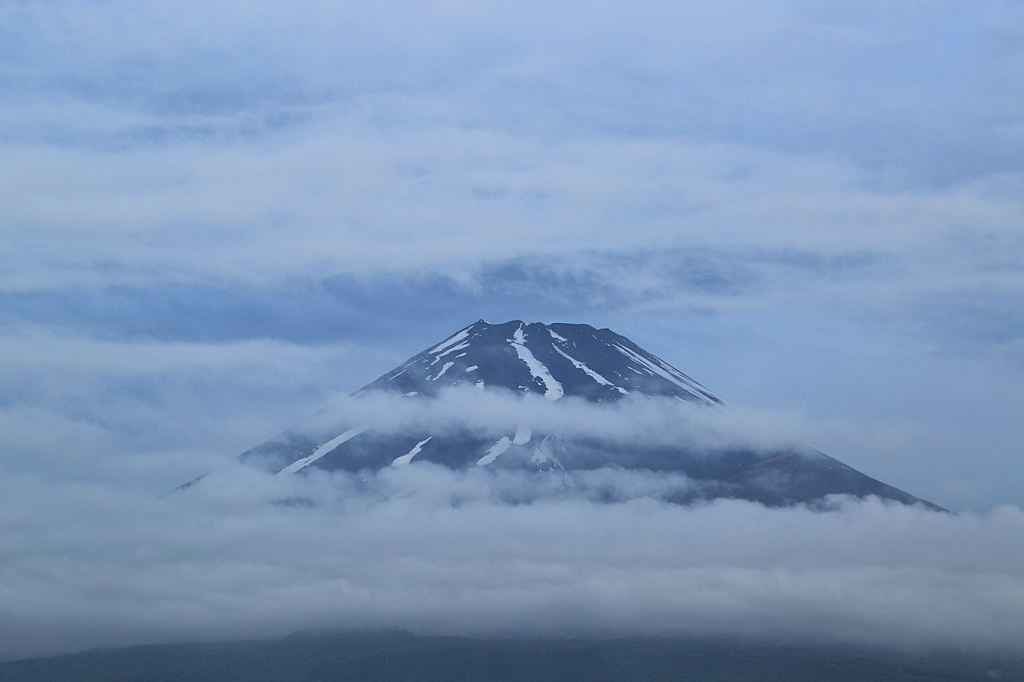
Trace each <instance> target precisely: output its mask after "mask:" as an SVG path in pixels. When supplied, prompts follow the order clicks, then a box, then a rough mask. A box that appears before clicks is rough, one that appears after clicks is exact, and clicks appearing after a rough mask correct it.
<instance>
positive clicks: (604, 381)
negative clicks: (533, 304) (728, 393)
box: [362, 319, 721, 405]
mask: <svg viewBox="0 0 1024 682" xmlns="http://www.w3.org/2000/svg"><path fill="white" fill-rule="evenodd" d="M464 384H472V385H474V386H476V387H477V388H478V389H480V390H493V389H504V390H507V391H512V392H523V393H539V394H542V395H543V396H544V397H546V398H548V399H549V400H560V399H561V398H563V397H567V396H571V397H578V398H583V399H585V400H589V401H596V402H604V401H610V400H619V399H621V398H622V397H623V396H626V395H629V394H630V393H634V392H636V393H640V394H643V395H649V396H663V397H672V398H676V399H678V400H681V401H685V402H696V403H700V404H705V405H713V404H717V403H719V402H721V401H720V400H719V399H718V397H716V396H715V395H714V394H713V393H711V391H709V390H708V389H707V388H705V387H704V386H701V385H700V384H699V383H697V382H696V381H694V380H693V379H691V378H690V377H688V376H687V375H685V374H683V373H682V372H680V371H679V370H678V369H676V368H675V367H672V366H671V365H670V364H668V363H667V362H665V361H664V360H662V359H661V358H659V357H657V356H655V355H653V354H651V353H648V352H647V351H645V350H644V349H642V348H640V347H639V346H637V345H636V344H635V343H633V342H632V341H631V340H629V339H628V338H626V337H625V336H622V335H620V334H617V333H615V332H613V331H612V330H610V329H596V328H594V327H592V326H591V325H589V324H571V323H565V322H556V323H552V324H545V323H543V322H524V321H522V320H510V321H508V322H501V323H494V324H492V323H490V322H487V321H485V320H482V319H481V320H477V321H476V322H474V323H473V324H470V325H469V326H466V327H463V328H462V329H460V330H459V331H457V332H455V333H454V334H452V335H451V336H449V337H448V338H446V339H444V340H443V341H441V342H440V343H438V344H435V345H433V346H431V347H429V348H427V349H425V350H424V351H422V352H421V353H419V354H418V355H415V356H413V357H412V358H410V359H409V360H407V361H406V362H405V363H403V364H402V365H400V366H399V367H397V368H395V369H394V370H392V371H391V372H388V373H386V374H383V375H381V376H380V377H379V378H378V379H376V380H375V381H373V382H372V383H370V384H369V385H368V386H366V387H364V388H363V389H362V390H368V389H373V390H381V391H389V392H398V393H401V394H404V395H409V396H410V397H412V396H416V395H423V396H430V395H436V394H437V393H438V392H439V390H440V389H441V388H443V387H447V386H456V385H464Z"/></svg>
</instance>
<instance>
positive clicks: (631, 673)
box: [0, 632, 1024, 682]
mask: <svg viewBox="0 0 1024 682" xmlns="http://www.w3.org/2000/svg"><path fill="white" fill-rule="evenodd" d="M993 679H997V680H1024V661H1022V660H1019V659H1017V660H1008V659H1005V658H1004V659H996V658H994V657H982V656H975V657H972V656H962V655H954V654H947V655H942V656H939V655H929V656H915V655H901V654H893V653H879V652H866V651H852V650H836V649H830V648H826V647H805V646H777V645H776V646H773V645H765V644H751V643H741V642H729V641H722V640H715V641H709V640H684V639H669V638H634V639H614V640H570V639H553V640H543V641H536V640H509V639H491V640H482V639H465V638H456V637H421V636H415V635H411V634H407V633H401V632H394V633H383V634H380V633H378V634H332V635H317V636H311V635H301V636H293V637H289V638H286V639H283V640H278V641H271V642H263V641H249V642H230V643H218V644H167V645H160V646H137V647H130V648H125V649H110V650H104V651H92V652H88V653H80V654H72V655H65V656H57V657H53V658H39V659H33V660H23V661H11V662H6V663H0V680H3V682H62V681H65V680H67V681H69V682H70V681H72V680H73V681H74V682H100V681H102V682H143V681H146V682H149V681H152V680H161V681H164V682H173V681H176V680H182V681H184V680H189V681H192V682H206V681H209V682H215V681H216V682H233V681H235V680H237V681H240V682H241V681H245V682H271V681H273V682H300V681H301V682H312V681H314V680H319V681H323V682H327V681H331V680H337V681H342V680H346V681H347V680H379V681H381V682H390V681H395V682H398V681H402V682H406V681H407V682H414V681H415V682H442V681H443V682H456V681H459V682H468V681H476V680H490V681H493V682H504V681H509V682H511V681H513V680H517V681H518V680H522V681H529V682H545V681H548V680H550V681H552V682H554V681H556V680H557V681H565V680H586V681H588V682H613V681H614V682H620V681H621V682H625V681H626V680H629V681H637V682H646V681H650V682H655V681H658V682H661V681H667V680H699V681H701V682H726V681H730V682H732V681H740V680H743V681H747V680H761V681H763V682H775V681H778V682H783V681H785V682H790V681H793V680H839V681H841V680H850V681H853V680H858V681H861V680H873V681H875V682H912V681H913V682H942V681H949V682H952V681H964V682H967V681H978V682H981V681H982V680H993Z"/></svg>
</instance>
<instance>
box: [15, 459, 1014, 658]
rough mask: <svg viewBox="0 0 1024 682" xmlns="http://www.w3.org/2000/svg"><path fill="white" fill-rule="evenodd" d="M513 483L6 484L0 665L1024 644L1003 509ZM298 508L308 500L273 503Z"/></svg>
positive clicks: (419, 477)
mask: <svg viewBox="0 0 1024 682" xmlns="http://www.w3.org/2000/svg"><path fill="white" fill-rule="evenodd" d="M508 475H509V476H511V477H512V478H510V479H508V480H505V481H502V480H501V479H500V477H498V478H495V477H493V476H491V475H490V474H488V473H486V472H479V471H474V472H468V473H453V472H449V471H446V470H440V469H437V468H434V467H432V466H429V465H418V466H413V467H407V468H405V469H403V470H386V471H382V472H380V473H379V474H377V475H376V476H375V477H374V478H372V479H370V480H366V479H359V478H356V477H351V478H350V477H347V476H340V475H321V476H314V477H312V478H301V477H299V478H295V477H293V478H291V479H289V480H286V481H282V480H281V479H274V478H269V477H264V476H262V475H260V474H257V473H255V472H251V471H234V472H230V473H226V474H225V475H224V476H223V477H219V478H217V477H215V478H211V479H208V480H206V481H204V482H203V484H201V485H200V486H199V487H198V488H194V489H191V490H190V491H188V492H186V493H184V494H179V495H175V496H172V497H170V498H166V499H164V500H160V501H158V500H154V499H152V498H148V497H140V496H138V495H136V494H134V493H132V492H130V491H126V490H124V489H118V488H112V487H108V486H95V485H81V484H59V485H58V486H56V487H55V486H54V484H53V483H52V482H49V481H41V480H38V479H32V478H26V477H22V476H15V477H11V476H4V477H3V479H2V481H3V482H2V483H0V485H2V486H3V490H2V492H3V495H4V499H5V501H6V502H5V512H4V516H3V531H4V532H3V544H4V554H5V556H6V557H7V558H6V559H5V560H4V562H3V563H0V578H2V580H0V595H2V599H0V602H2V603H3V604H4V607H3V609H4V616H5V617H4V619H3V620H2V621H0V622H2V625H0V633H2V635H3V636H2V637H0V641H3V642H4V649H3V650H2V651H0V655H4V656H12V655H24V654H29V653H36V652H50V651H63V650H68V649H74V648H81V647H90V646H98V645H114V644H125V643H133V642H147V641H168V640H182V639H194V638H203V639H206V638H225V637H235V638H237V637H249V636H277V635H284V634H287V633H289V632H291V631H294V630H298V629H304V628H316V627H332V626H338V627H342V626H345V627H376V626H397V627H404V628H408V629H411V630H414V631H418V632H432V633H439V632H444V633H460V634H476V635H479V634H526V635H530V636H545V635H549V634H560V635H565V634H573V633H578V634H733V635H741V636H757V637H768V638H778V639H782V640H786V641H819V642H820V641H825V642H845V643H857V644H870V645H880V646H896V647H926V648H927V647H937V646H954V647H963V648H966V649H978V650H989V649H991V648H996V649H1003V650H1006V651H1013V650H1015V647H1016V645H1017V643H1018V642H1019V641H1020V638H1021V637H1022V636H1024V594H1022V593H1021V591H1020V588H1019V585H1020V582H1021V580H1022V578H1024V575H1022V573H1021V568H1020V567H1021V566H1022V565H1024V556H1022V555H1021V550H1020V548H1019V547H1018V545H1019V543H1014V542H1013V538H1016V537H1019V535H1020V533H1021V532H1024V515H1022V514H1021V512H1020V510H1019V509H1016V508H1001V509H997V510H994V511H992V512H990V513H988V514H985V515H973V514H969V515H962V516H952V515H948V514H938V513H930V512H925V511H923V510H921V509H913V508H907V507H902V506H900V505H893V506H890V505H884V504H881V503H879V502H877V501H872V500H868V501H864V502H859V503H857V502H850V501H847V502H846V503H844V506H843V508H842V510H841V511H838V512H834V513H828V514H821V513H815V512H811V511H808V510H805V509H774V510H772V509H765V508H762V507H759V506H757V505H754V504H749V503H745V502H716V503H714V504H710V505H704V506H699V507H693V508H683V507H674V506H671V505H665V504H662V503H659V502H656V501H654V500H652V499H650V498H647V497H645V495H646V494H650V493H651V492H653V491H656V490H658V489H660V488H661V487H663V486H664V485H665V482H664V481H662V480H659V479H658V477H655V476H652V475H648V477H647V478H646V480H645V478H644V477H643V476H642V475H639V476H633V477H632V479H630V477H629V476H625V477H623V474H622V472H607V473H605V474H601V473H600V472H598V473H597V474H596V475H602V476H605V478H606V480H605V481H604V482H602V483H601V485H607V484H615V482H616V480H618V481H619V483H621V485H622V487H621V489H622V490H626V491H628V492H629V493H630V494H629V495H628V497H629V498H630V501H627V502H623V503H618V504H601V503H596V502H592V501H589V500H588V499H587V496H586V495H585V494H584V493H581V492H578V491H576V493H574V494H566V493H565V489H564V488H562V489H561V492H559V493H557V494H554V493H552V495H551V496H550V497H545V498H542V499H540V500H538V501H536V502H534V503H532V504H527V505H514V506H513V505H507V504H504V503H501V502H498V501H495V500H494V498H493V497H492V494H493V492H494V490H495V489H497V488H501V487H506V488H507V487H509V486H513V487H514V486H518V485H521V484H522V481H517V480H515V476H516V475H515V474H508ZM531 486H533V489H536V486H534V485H533V484H531ZM555 490H556V488H552V489H551V491H555ZM295 496H302V497H304V498H307V499H311V500H313V501H314V502H315V504H314V505H313V506H309V505H306V504H293V505H290V506H289V505H282V504H276V505H274V504H270V501H271V500H274V499H278V500H280V499H286V498H291V499H294V498H295ZM453 498H458V499H459V504H458V505H457V506H453V505H452V499H453Z"/></svg>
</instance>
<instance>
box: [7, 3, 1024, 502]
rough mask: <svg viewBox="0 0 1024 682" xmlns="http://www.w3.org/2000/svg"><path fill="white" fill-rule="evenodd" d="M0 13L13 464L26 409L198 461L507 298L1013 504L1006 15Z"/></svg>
mask: <svg viewBox="0 0 1024 682" xmlns="http://www.w3.org/2000/svg"><path fill="white" fill-rule="evenodd" d="M0 12H2V16H0V18H2V20H0V25H2V26H3V29H2V32H0V51H2V54H3V58H2V60H0V92H2V93H3V96H2V97H0V131H2V132H0V150H2V157H3V160H4V163H3V164H2V166H0V199H2V206H3V209H2V215H0V229H2V232H3V240H2V242H0V264H2V267H0V343H2V344H3V346H4V353H3V358H2V359H0V372H2V375H3V379H4V380H3V382H2V384H0V409H2V411H3V413H2V416H0V418H2V419H3V421H4V422H5V428H4V430H5V432H7V433H11V434H13V437H10V436H8V437H7V438H6V440H7V441H8V443H14V444H9V445H8V446H14V447H18V446H22V447H25V449H27V450H25V451H15V452H17V453H22V454H23V455H28V454H29V452H30V451H32V452H34V451H33V450H32V449H45V450H47V451H48V452H47V454H46V455H45V457H43V458H42V459H44V460H46V462H47V464H46V467H53V468H54V469H56V470H59V469H60V468H61V461H62V458H63V457H65V456H66V454H61V451H65V450H66V449H63V447H61V446H60V442H61V441H60V440H59V439H54V440H53V441H49V440H47V439H46V435H45V434H40V433H38V431H39V430H40V426H39V425H40V424H41V423H42V424H53V425H54V426H53V429H49V428H47V429H43V430H45V431H47V432H51V433H52V432H59V431H60V430H62V429H68V430H70V431H71V432H76V433H77V432H79V431H82V432H85V433H88V434H91V436H90V437H95V438H98V439H99V442H101V446H100V445H99V444H98V443H97V445H96V447H98V449H99V450H100V451H101V452H99V453H97V455H96V457H97V458H98V459H100V460H102V461H104V462H106V461H108V460H111V459H112V458H114V460H119V459H124V458H131V457H134V456H137V455H138V454H139V453H145V454H158V453H168V452H179V451H184V452H191V453H200V452H202V453H205V454H206V455H205V456H208V457H210V458H215V457H216V456H217V455H223V456H224V457H227V456H230V455H231V454H233V453H234V452H237V451H239V450H241V449H244V447H246V446H248V445H250V444H252V443H253V442H255V441H258V440H259V439H260V438H262V437H263V436H265V435H268V434H269V433H271V432H273V431H274V430H275V429H280V428H283V427H285V426H287V425H288V424H290V423H291V422H292V421H293V420H295V419H297V418H300V417H301V416H302V415H304V414H305V413H307V412H308V411H309V410H311V409H313V408H314V407H315V406H317V404H319V403H322V402H323V401H325V400H326V399H329V398H330V397H331V396H332V395H334V394H336V393H338V392H345V391H349V390H352V389H354V388H357V387H358V386H360V385H361V384H362V383H365V382H367V381H369V380H370V379H373V378H374V377H375V376H377V375H378V374H380V373H383V372H384V371H386V370H387V369H389V368H390V367H392V366H393V365H395V364H397V363H398V361H400V360H401V359H403V358H404V357H406V356H409V355H411V354H413V353H414V352H415V351H418V350H420V349H421V348H423V347H425V346H426V345H428V344H430V343H431V342H433V341H435V340H436V339H438V338H440V337H443V336H445V335H446V334H449V333H450V332H452V331H453V330H455V329H457V328H459V327H462V326H464V325H465V324H467V323H468V322H471V321H473V319H476V318H478V317H485V318H487V319H490V321H496V322H497V321H502V319H507V318H526V319H542V321H568V322H588V323H591V324H594V325H597V326H602V327H603V326H610V327H612V328H614V329H615V330H616V331H620V332H621V333H623V334H626V335H627V336H630V337H632V338H634V339H635V340H636V341H637V342H639V343H641V344H642V345H644V346H646V347H649V348H650V349H652V350H653V351H655V352H657V353H658V354H660V355H663V356H665V357H666V358H667V359H669V360H670V361H672V363H673V364H675V365H676V366H678V367H680V368H681V369H682V370H683V371H685V372H688V373H690V374H691V375H693V376H694V377H696V378H698V379H700V380H701V381H703V383H706V384H707V385H709V386H710V387H711V388H712V389H714V390H716V391H717V392H718V393H719V394H721V395H722V396H723V397H724V398H725V399H726V401H728V402H731V403H737V404H742V406H748V407H753V408H758V409H762V410H768V411H778V413H779V415H780V419H783V418H784V419H791V420H793V422H794V424H795V428H796V429H798V430H800V433H798V435H799V436H801V437H803V438H804V439H805V440H808V441H810V442H812V443H813V444H814V445H816V446H818V447H820V449H822V450H825V451H826V452H829V453H831V454H834V455H836V456H838V457H840V458H842V459H845V460H847V461H849V462H850V463H851V464H853V465H854V466H857V467H859V468H861V469H863V470H865V471H867V472H868V473H871V474H873V475H877V476H878V477H881V478H883V479H886V480H890V481H892V482H894V483H896V484H898V485H901V486H903V487H906V488H908V489H911V491H912V492H914V493H918V494H920V495H922V496H924V497H928V498H931V499H935V500H937V501H939V502H941V503H942V504H946V505H948V506H950V507H953V508H975V509H986V508H989V507H992V506H995V505H998V504H1004V503H1013V504H1018V505H1019V504H1022V503H1024V498H1022V497H1021V492H1020V486H1019V485H1016V484H1015V481H1018V480H1021V479H1024V469H1022V468H1021V467H1022V466H1024V465H1022V464H1021V462H1022V461H1024V458H1021V457H1020V455H1021V451H1020V443H1021V442H1022V441H1024V426H1022V425H1021V422H1024V420H1021V419H1019V416H1020V415H1021V414H1024V389H1022V386H1024V312H1022V310H1024V305H1022V303H1024V272H1022V267H1024V265H1022V264H1024V221H1022V216H1024V212H1022V208H1024V207H1022V203H1024V201H1022V199H1021V198H1022V197H1024V191H1022V189H1024V184H1022V178H1024V175H1022V170H1024V121H1022V116H1021V114H1020V113H1021V112H1022V111H1024V101H1022V99H1024V97H1022V94H1021V90H1020V87H1019V83H1020V79H1021V77H1022V75H1024V41H1021V40H1020V32H1019V31H1018V30H1017V29H1019V27H1021V26H1022V22H1024V10H1022V9H1021V7H1020V4H1019V3H1016V2H990V3H985V4H984V5H980V6H979V5H970V4H968V3H963V2H908V3H901V4H900V5H899V6H898V7H894V6H893V5H892V3H884V2H877V3H874V2H872V3H858V5H857V7H855V8H851V7H845V6H841V5H840V4H838V3H835V4H831V5H828V4H824V5H823V4H822V3H814V2H777V3H776V2H770V3H761V2H749V1H731V2H721V3H714V4H713V5H709V4H708V3H688V2H687V3H672V4H671V6H666V3H657V2H639V3H629V4H628V6H627V4H626V3H623V4H622V5H620V6H602V7H595V6H593V3H573V2H567V3H557V4H556V5H553V6H550V5H540V4H538V5H528V6H524V5H522V4H521V3H487V4H480V3H460V2H447V3H439V4H423V3H403V2H394V3H384V4H381V5H373V6H370V5H364V4H359V5H355V4H349V3H317V2H309V3H296V4H294V5H291V6H289V7H287V8H283V7H280V6H279V5H276V4H275V3H251V2H246V3H237V2H210V3H195V4H193V3H185V4H183V5H180V4H175V5H166V4H161V3H135V2H131V3H125V2H103V3H78V2H56V3H9V4H8V5H6V6H5V7H4V8H3V9H2V10H0ZM17 443H24V444H23V445H18V444H17ZM168 457H170V455H169V456H168ZM189 457H190V458H191V461H188V458H189ZM197 458H199V456H198V455H191V456H185V455H182V456H181V457H180V459H178V462H179V464H178V465H171V464H168V465H167V466H166V467H160V466H158V465H153V466H154V467H156V468H157V469H159V470H161V471H163V473H165V474H166V476H167V480H162V481H159V484H166V483H168V482H172V481H173V480H175V478H176V477H177V476H179V475H180V474H181V473H183V472H184V471H185V470H187V469H189V467H194V466H195V465H196V464H197V461H196V460H197ZM199 459H202V458H199ZM110 466H111V467H112V468H115V469H116V468H118V467H119V466H120V465H119V464H114V463H113V462H112V463H111V464H110ZM148 482H150V483H152V484H154V485H158V481H156V480H153V481H148Z"/></svg>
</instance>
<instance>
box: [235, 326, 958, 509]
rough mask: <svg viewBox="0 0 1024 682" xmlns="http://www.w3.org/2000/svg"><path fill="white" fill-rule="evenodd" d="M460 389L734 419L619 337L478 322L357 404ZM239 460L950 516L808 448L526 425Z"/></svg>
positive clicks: (347, 433)
mask: <svg viewBox="0 0 1024 682" xmlns="http://www.w3.org/2000/svg"><path fill="white" fill-rule="evenodd" d="M459 387H463V388H467V387H472V388H473V389H475V390H479V391H483V392H492V393H493V392H503V393H506V394H508V393H511V394H536V395H537V396H543V398H545V399H547V400H548V401H551V402H552V403H554V402H557V401H560V400H566V399H570V398H575V399H578V400H580V401H585V402H586V403H592V404H610V403H615V402H618V401H628V400H637V399H651V398H660V399H664V400H668V401H679V402H680V403H681V404H682V405H685V406H687V407H689V408H690V409H695V410H708V411H717V410H723V409H726V408H724V407H722V401H721V400H720V399H719V398H718V397H717V396H716V395H715V394H714V393H712V392H711V391H710V390H708V389H707V388H705V387H704V386H702V385H701V384H699V383H698V382H697V381H695V380H693V379H692V378H690V377H689V376H687V375H686V374H684V373H682V372H680V371H679V370H678V369H676V368H674V367H672V365H670V364H669V363H667V362H665V361H664V360H662V359H661V358H659V357H657V356H655V355H653V354H651V353H649V352H647V351H646V350H644V349H643V348H641V347H639V346H638V345H636V344H635V343H633V342H632V341H630V340H629V339H628V338H626V337H625V336H622V335H620V334H617V333H615V332H613V331H611V330H610V329H595V328H594V327H591V326H590V325H586V324H549V325H546V324H541V323H530V324H528V323H524V322H521V321H518V320H513V321H511V322H505V323H502V324H489V323H487V322H485V321H483V320H478V321H477V322H474V323H473V324H471V325H469V326H468V327H465V328H464V329H461V330H459V331H458V332H456V333H455V334H453V335H451V336H449V337H448V338H447V339H445V340H443V341H441V342H440V343H437V344H435V345H433V346H431V347H429V348H427V349H426V350H424V351H423V352H421V353H419V354H417V355H415V356H413V357H412V358H410V359H409V360H407V361H406V362H404V363H403V364H401V365H400V366H398V367H396V368H394V369H392V370H391V371H389V372H386V373H385V374H383V375H381V376H380V377H379V378H378V379H376V380H375V381H373V382H371V383H370V384H368V385H367V386H365V387H363V388H362V389H360V390H359V391H356V392H355V393H354V394H353V396H354V397H356V398H358V397H359V396H363V395H365V394H370V393H382V394H387V395H391V396H393V397H394V399H396V400H403V401H416V402H415V403H414V404H417V405H421V404H422V405H427V404H428V402H427V401H431V400H435V399H437V397H438V396H439V394H440V393H441V392H442V391H444V390H445V389H452V388H459ZM319 421H320V422H322V421H323V420H322V419H321V420H319ZM311 423H312V422H311ZM240 459H241V460H242V461H243V462H246V463H248V464H251V465H253V466H258V467H260V468H263V469H266V470H269V471H271V472H274V473H276V474H278V475H290V474H296V473H299V472H302V471H305V470H310V469H325V470H345V471H350V472H357V471H363V470H367V469H369V470H377V469H381V468H383V467H388V466H396V467H397V466H407V465H410V464H414V463H416V462H423V461H427V462H434V463H435V464H441V465H444V466H446V467H449V468H452V469H461V468H465V467H474V466H480V467H489V468H491V469H494V470H500V469H519V470H527V471H551V472H558V473H560V474H561V475H562V476H563V477H565V478H566V481H567V483H568V484H569V485H572V479H573V477H574V476H575V475H579V474H580V473H581V472H586V471H590V470H595V469H599V468H605V467H613V468H621V469H629V470H648V471H653V472H664V473H669V472H672V473H678V474H684V475H685V476H687V477H689V478H690V479H692V480H693V481H694V482H695V485H694V486H692V487H691V488H688V489H685V490H680V491H677V492H675V493H671V494H667V496H666V498H667V499H670V501H674V502H680V503H688V502H693V501H696V500H699V499H710V498H717V497H730V498H741V499H748V500H755V501H759V502H762V503H765V504H769V505H775V506H780V505H789V504H799V503H811V504H819V503H821V501H822V498H824V497H825V496H827V495H830V494H849V495H855V496H858V497H865V496H869V495H875V496H878V497H880V498H884V499H888V500H895V501H898V502H902V503H905V504H923V505H925V506H927V507H929V508H932V509H936V510H938V509H941V508H940V507H937V506H936V505H934V504H932V503H930V502H925V501H923V500H920V499H918V498H916V497H914V496H913V495H911V494H909V493H906V492H904V491H902V490H899V489H897V488H894V487H892V486H889V485H886V484H884V483H882V482H880V481H877V480H875V479H873V478H870V477H868V476H866V475H864V474H862V473H860V472H858V471H856V470H854V469H853V468H851V467H849V466H847V465H845V464H843V463H842V462H840V461H838V460H836V459H834V458H832V457H829V456H828V455H825V454H823V453H821V452H818V451H816V450H813V449H811V448H807V447H803V446H793V447H788V448H784V449H779V448H777V447H775V448H764V449H762V448H752V447H749V446H730V447H725V446H723V447H717V448H710V447H708V446H697V445H694V444H693V443H692V442H682V441H680V442H672V443H667V444H666V443H664V442H658V441H657V440H656V439H652V442H637V441H632V442H622V441H621V440H609V439H607V438H605V439H602V438H599V437H597V436H591V435H580V434H578V433H569V434H567V433H561V432H559V430H558V429H549V431H548V432H545V433H539V432H538V433H535V432H534V430H533V428H532V427H531V425H530V424H526V423H524V424H519V425H518V427H517V428H515V429H514V430H512V429H510V430H509V431H507V432H504V433H499V432H494V431H493V430H488V429H482V428H478V427H474V426H473V425H470V424H465V425H462V426H456V427H452V426H451V425H450V424H446V425H444V426H443V427H442V426H441V425H438V426H437V427H436V428H432V427H430V426H422V425H420V426H417V427H409V428H407V429H399V430H397V431H395V430H380V429H374V428H372V427H371V426H370V425H368V424H362V423H357V422H350V423H343V422H339V423H330V424H327V425H324V424H322V423H318V424H317V425H316V426H312V425H309V424H307V425H305V426H302V427H297V428H293V429H289V430H288V431H285V432H284V433H282V434H280V435H279V436H277V437H275V438H272V439H271V440H269V441H267V442H265V443H262V444H260V445H258V446H256V447H255V448H252V449H251V450H249V451H247V452H245V453H243V454H242V455H241V457H240Z"/></svg>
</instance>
